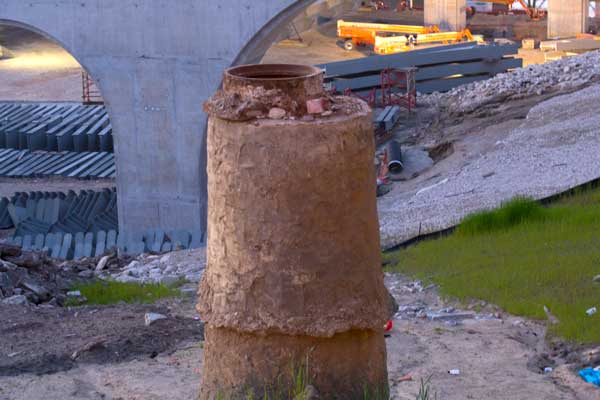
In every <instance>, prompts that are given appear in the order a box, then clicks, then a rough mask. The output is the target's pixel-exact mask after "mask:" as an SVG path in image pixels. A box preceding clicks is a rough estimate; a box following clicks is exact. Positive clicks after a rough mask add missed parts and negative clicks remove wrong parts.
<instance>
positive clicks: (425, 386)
mask: <svg viewBox="0 0 600 400" xmlns="http://www.w3.org/2000/svg"><path fill="white" fill-rule="evenodd" d="M436 399H437V393H436V394H433V393H432V389H431V376H430V377H429V378H427V379H423V378H421V386H420V388H419V394H417V399H416V400H436Z"/></svg>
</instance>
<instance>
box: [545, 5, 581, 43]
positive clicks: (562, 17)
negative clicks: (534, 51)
mask: <svg viewBox="0 0 600 400" xmlns="http://www.w3.org/2000/svg"><path fill="white" fill-rule="evenodd" d="M589 9H590V2H589V0H548V38H550V39H559V38H569V37H574V36H575V35H577V34H578V33H586V32H587V29H588V17H589Z"/></svg>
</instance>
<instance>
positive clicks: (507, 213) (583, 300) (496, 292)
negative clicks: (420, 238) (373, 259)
mask: <svg viewBox="0 0 600 400" xmlns="http://www.w3.org/2000/svg"><path fill="white" fill-rule="evenodd" d="M599 228H600V190H597V189H595V190H591V191H588V192H585V193H576V194H574V195H570V196H566V197H564V198H562V199H560V200H558V201H557V202H556V203H554V204H553V205H552V206H550V207H547V208H544V207H541V206H539V205H537V204H535V203H534V202H532V201H530V200H526V199H516V200H513V201H511V202H509V203H507V204H506V205H505V206H503V207H501V208H500V209H498V210H495V211H491V212H488V213H478V214H475V215H473V216H470V217H467V218H466V219H465V221H464V223H463V224H461V225H460V226H459V227H458V229H457V230H456V233H454V234H452V235H450V236H447V237H445V238H442V239H439V240H434V241H426V242H421V243H419V244H418V245H416V246H413V247H410V248H408V249H403V250H400V251H398V252H395V253H392V254H386V255H385V256H384V257H385V258H386V259H388V260H390V261H393V262H396V263H397V264H396V265H394V266H393V267H391V268H390V269H391V270H395V271H399V272H402V273H406V274H410V275H413V276H416V277H418V278H420V279H423V280H424V281H431V282H435V283H437V284H439V285H440V290H441V292H442V294H443V295H446V296H450V297H453V298H457V299H459V300H461V301H464V302H467V301H469V300H471V299H483V300H486V301H488V302H491V303H494V304H497V305H499V306H500V307H502V308H503V309H504V310H506V311H508V312H510V313H512V314H515V315H521V316H524V317H529V318H536V319H545V318H546V315H545V313H544V310H543V307H544V305H546V306H547V307H548V308H549V309H550V311H551V312H552V313H553V314H554V315H556V316H557V317H558V319H559V320H560V323H559V324H558V325H554V326H552V327H551V332H550V333H551V334H554V335H558V336H560V337H563V338H565V339H568V340H573V341H576V342H580V343H600V314H596V315H593V316H591V317H590V316H587V315H586V313H585V311H586V310H587V309H588V308H590V307H593V306H596V307H600V286H598V285H594V283H593V277H594V276H595V275H598V274H600V229H599Z"/></svg>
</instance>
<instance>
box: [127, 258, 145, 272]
mask: <svg viewBox="0 0 600 400" xmlns="http://www.w3.org/2000/svg"><path fill="white" fill-rule="evenodd" d="M141 265H142V263H140V262H139V261H135V260H134V261H132V262H130V263H129V264H128V265H127V266H126V267H125V269H127V270H132V269H133V270H135V269H138V268H139V267H140V266H141Z"/></svg>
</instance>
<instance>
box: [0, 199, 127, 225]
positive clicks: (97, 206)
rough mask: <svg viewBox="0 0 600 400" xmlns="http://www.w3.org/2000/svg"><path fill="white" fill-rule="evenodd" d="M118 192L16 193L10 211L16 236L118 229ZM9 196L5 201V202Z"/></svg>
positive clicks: (10, 204) (9, 203)
mask: <svg viewBox="0 0 600 400" xmlns="http://www.w3.org/2000/svg"><path fill="white" fill-rule="evenodd" d="M116 197H117V194H116V191H115V190H111V189H105V190H104V191H101V192H94V191H82V192H81V193H79V194H77V193H75V192H73V191H70V192H69V193H67V194H64V193H56V192H53V193H49V192H32V193H17V194H15V195H14V196H13V198H12V199H11V200H10V201H9V202H8V204H7V207H6V208H7V211H8V213H9V215H10V217H11V220H12V223H13V225H14V226H15V227H16V233H15V235H17V236H25V235H36V234H47V233H59V232H60V233H77V232H89V231H93V232H95V231H98V230H100V229H117V226H118V217H117V206H116ZM5 202H6V199H4V200H3V203H5Z"/></svg>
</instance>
